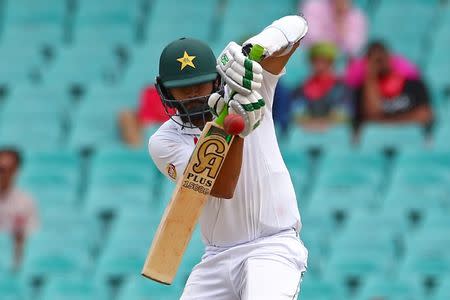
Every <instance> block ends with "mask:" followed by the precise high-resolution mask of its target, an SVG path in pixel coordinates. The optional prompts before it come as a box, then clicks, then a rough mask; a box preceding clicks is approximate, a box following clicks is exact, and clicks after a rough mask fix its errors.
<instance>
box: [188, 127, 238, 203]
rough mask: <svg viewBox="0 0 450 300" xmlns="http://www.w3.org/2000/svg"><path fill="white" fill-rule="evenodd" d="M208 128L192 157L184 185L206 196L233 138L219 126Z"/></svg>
mask: <svg viewBox="0 0 450 300" xmlns="http://www.w3.org/2000/svg"><path fill="white" fill-rule="evenodd" d="M208 127H209V128H206V129H205V132H204V133H203V134H202V138H200V141H199V142H198V144H197V149H196V151H194V153H193V155H192V156H191V159H190V161H189V164H188V167H187V168H186V170H185V174H184V176H183V184H182V186H183V187H184V188H186V189H190V190H193V191H195V192H199V193H203V194H205V195H209V193H210V192H211V188H212V186H213V183H214V181H215V180H216V178H217V175H218V174H219V170H220V168H221V167H222V164H223V161H224V160H225V155H226V153H227V152H228V148H229V146H230V144H231V140H232V136H228V135H227V134H226V133H225V132H224V131H223V129H222V128H220V127H218V126H217V125H215V124H211V126H208Z"/></svg>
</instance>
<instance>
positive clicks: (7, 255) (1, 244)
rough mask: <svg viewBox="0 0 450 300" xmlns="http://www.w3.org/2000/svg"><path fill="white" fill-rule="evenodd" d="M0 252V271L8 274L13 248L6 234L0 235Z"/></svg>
mask: <svg viewBox="0 0 450 300" xmlns="http://www.w3.org/2000/svg"><path fill="white" fill-rule="evenodd" d="M0 251H1V253H2V254H3V255H1V256H0V270H2V272H5V273H8V271H9V270H11V268H12V261H13V253H14V248H13V244H12V240H11V236H10V235H9V234H7V233H6V232H1V233H0ZM0 279H1V277H0Z"/></svg>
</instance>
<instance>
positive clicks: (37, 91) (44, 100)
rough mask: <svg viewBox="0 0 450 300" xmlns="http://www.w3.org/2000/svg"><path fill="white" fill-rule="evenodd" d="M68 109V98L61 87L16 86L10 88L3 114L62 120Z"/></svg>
mask: <svg viewBox="0 0 450 300" xmlns="http://www.w3.org/2000/svg"><path fill="white" fill-rule="evenodd" d="M69 108H70V103H69V97H68V94H67V93H66V91H64V89H63V88H62V87H58V86H52V85H50V86H44V85H30V84H28V85H26V84H18V85H14V86H12V88H11V90H10V93H9V94H8V96H7V98H6V101H5V105H4V107H3V114H10V113H19V112H22V113H27V114H39V115H42V117H49V115H51V117H52V118H55V117H56V118H59V119H62V118H64V117H65V116H66V114H67V113H68V110H69Z"/></svg>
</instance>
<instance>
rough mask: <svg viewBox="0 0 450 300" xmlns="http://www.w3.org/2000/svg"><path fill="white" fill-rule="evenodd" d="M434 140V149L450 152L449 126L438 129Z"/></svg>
mask: <svg viewBox="0 0 450 300" xmlns="http://www.w3.org/2000/svg"><path fill="white" fill-rule="evenodd" d="M434 139H435V145H434V148H435V149H437V150H442V151H448V150H450V142H449V141H450V124H447V125H444V126H442V127H440V128H438V129H437V132H436V134H435V138H434Z"/></svg>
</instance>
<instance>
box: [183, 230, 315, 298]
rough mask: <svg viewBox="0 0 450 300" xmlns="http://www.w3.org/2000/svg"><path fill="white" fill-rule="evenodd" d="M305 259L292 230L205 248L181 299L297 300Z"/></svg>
mask: <svg viewBox="0 0 450 300" xmlns="http://www.w3.org/2000/svg"><path fill="white" fill-rule="evenodd" d="M307 259H308V251H307V250H306V248H305V247H304V245H303V243H302V242H301V241H300V240H299V238H298V237H297V236H296V233H295V231H294V230H292V231H287V232H282V233H279V234H277V235H274V236H270V237H265V238H261V239H258V240H256V241H252V242H250V243H246V244H242V245H238V246H235V247H231V248H228V249H226V250H223V249H217V248H208V249H207V250H206V253H205V255H204V256H203V258H202V261H201V262H200V263H199V264H197V265H196V266H195V267H194V269H193V270H192V273H191V275H190V276H189V279H188V281H187V283H186V286H185V288H184V291H183V295H182V296H181V300H194V299H195V300H212V299H214V300H292V299H297V297H298V292H299V288H300V281H301V278H302V275H303V273H304V272H305V271H306V267H307Z"/></svg>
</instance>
